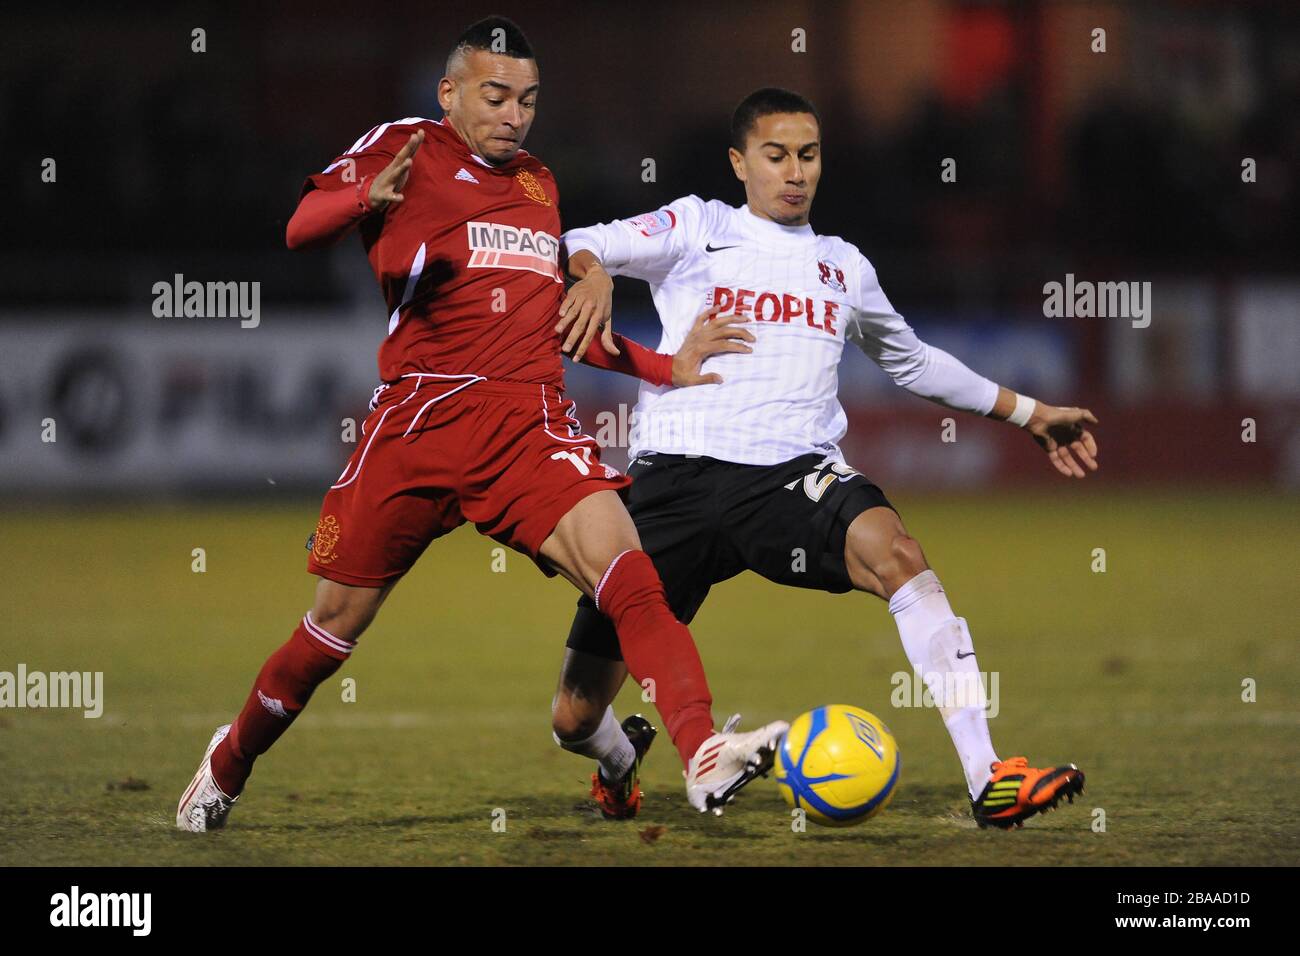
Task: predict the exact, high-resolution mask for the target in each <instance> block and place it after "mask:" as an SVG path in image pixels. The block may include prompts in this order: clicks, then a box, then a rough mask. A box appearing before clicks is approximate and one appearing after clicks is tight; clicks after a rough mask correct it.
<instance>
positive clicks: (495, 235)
mask: <svg viewBox="0 0 1300 956" xmlns="http://www.w3.org/2000/svg"><path fill="white" fill-rule="evenodd" d="M537 88H538V72H537V64H536V62H535V59H534V57H533V54H532V50H531V48H530V47H529V45H528V41H527V40H526V39H525V37H524V36H523V34H522V32H521V31H520V30H519V28H518V27H517V26H515V25H514V24H513V23H511V22H510V21H509V20H506V19H504V18H500V17H490V18H488V19H486V20H482V21H480V22H479V23H476V24H474V25H473V26H471V27H470V28H469V29H468V30H467V31H466V32H465V33H464V34H462V36H461V38H460V39H459V40H458V41H457V43H456V45H455V47H454V48H453V50H452V53H451V56H450V57H449V58H448V61H447V75H446V76H445V77H443V79H442V80H441V81H440V83H439V85H438V101H439V104H440V105H441V107H442V109H443V111H444V113H445V116H444V118H443V119H442V120H441V121H437V122H434V121H431V120H425V119H421V118H418V117H410V118H407V119H404V120H399V121H397V122H394V123H385V124H383V125H381V126H377V127H375V128H374V129H372V130H370V131H369V132H368V133H366V134H365V135H363V136H362V137H361V138H360V139H358V140H357V141H356V142H355V143H354V144H353V145H352V147H351V148H349V149H348V150H347V151H346V152H345V153H344V154H343V155H342V156H340V157H339V158H338V159H337V160H336V161H335V162H333V163H332V164H331V165H330V166H328V167H327V168H326V169H325V170H324V171H322V172H321V173H318V174H316V175H313V176H310V177H309V178H308V179H307V182H306V184H305V185H304V187H303V195H302V198H301V201H300V204H299V207H298V209H297V211H296V212H295V213H294V216H293V218H292V219H291V220H290V222H289V224H288V228H287V230H286V241H287V242H288V244H289V246H290V247H291V248H310V247H314V246H318V245H325V244H328V243H330V242H334V241H336V240H337V239H338V238H340V237H341V236H342V235H344V234H346V233H347V232H349V231H350V230H351V229H352V228H354V227H355V228H358V229H359V231H360V234H361V238H362V241H363V243H364V245H365V248H366V252H367V255H368V257H369V259H370V264H371V267H372V268H373V270H374V273H375V277H376V279H377V280H378V281H379V284H380V287H381V290H382V292H383V295H384V298H385V300H386V302H387V305H388V309H389V317H388V335H387V337H386V338H385V339H384V342H383V344H382V345H381V346H380V349H379V372H380V379H381V382H382V384H381V385H380V386H379V387H378V388H377V389H376V390H375V395H374V398H373V399H372V401H371V414H370V415H369V416H368V417H367V418H366V420H365V422H364V424H363V425H362V429H361V432H362V434H361V438H360V439H359V440H358V444H357V449H356V451H355V452H354V453H353V455H352V457H351V459H350V460H349V461H348V463H347V466H346V467H345V468H344V469H343V472H342V474H340V475H339V477H338V479H337V480H336V481H335V482H334V484H333V485H332V486H331V487H330V489H329V491H328V493H327V494H326V495H325V500H324V503H323V504H322V507H321V513H320V520H319V523H318V524H317V526H316V532H315V534H313V535H312V537H311V539H310V542H309V546H310V552H311V553H310V557H309V560H308V570H309V571H310V572H311V573H313V574H315V575H317V576H319V578H320V581H319V583H318V585H317V588H316V597H315V602H314V604H313V606H312V608H311V610H310V611H309V612H308V613H307V614H306V615H305V616H304V617H303V619H302V620H301V622H300V623H299V624H298V626H297V628H296V630H295V631H294V633H293V636H292V637H291V638H290V639H289V641H288V642H287V643H286V644H284V645H283V646H282V647H281V648H280V649H279V650H277V651H276V652H275V653H273V654H272V655H271V656H270V658H269V659H268V660H267V661H266V663H265V664H264V665H263V667H262V669H261V672H260V673H259V674H258V675H257V679H256V681H255V683H254V686H253V689H252V691H251V693H250V694H249V696H248V699H247V701H246V703H245V704H244V707H243V709H242V710H241V711H240V713H239V715H238V717H236V719H235V720H234V722H233V723H232V724H229V725H226V726H223V727H221V728H219V729H218V730H217V731H216V733H214V734H213V736H212V739H211V741H210V742H209V745H208V748H207V751H206V753H205V754H204V757H203V760H202V762H201V763H200V765H199V769H198V772H197V773H196V774H195V776H194V779H193V780H192V782H191V783H190V786H189V787H188V788H187V789H186V791H185V793H184V794H183V796H182V797H181V801H180V804H179V806H178V808H177V815H176V823H177V826H178V827H180V828H182V829H185V830H192V831H203V830H209V829H215V828H218V827H221V826H223V825H224V824H225V821H226V818H227V816H228V814H229V812H230V809H231V807H232V805H233V804H234V802H235V800H236V799H237V798H238V796H239V795H240V793H241V792H242V791H243V789H244V784H245V782H246V781H247V779H248V776H249V774H250V772H251V771H252V767H253V762H254V760H255V759H256V758H257V757H258V756H259V755H261V754H263V753H265V752H266V751H267V750H268V749H269V748H270V747H271V745H272V744H273V743H274V742H275V741H276V740H277V739H279V737H280V735H281V734H283V733H284V731H285V730H286V729H287V728H288V726H289V724H290V723H291V722H292V721H293V719H294V718H295V717H296V716H297V715H298V713H300V712H301V711H302V709H303V707H304V706H305V705H306V703H307V701H308V699H309V698H310V697H311V694H312V692H313V690H314V689H315V688H316V687H317V686H318V685H319V684H320V683H321V682H322V681H324V680H326V679H327V678H329V677H330V676H331V675H332V674H334V673H335V671H337V670H338V668H339V667H340V666H342V664H343V662H344V661H346V660H347V659H348V656H349V655H350V654H351V653H352V651H353V649H354V647H355V646H356V643H357V638H358V637H359V636H360V635H361V633H362V632H363V631H364V630H365V628H366V627H367V625H369V623H370V622H371V620H372V619H373V618H374V616H375V613H376V612H377V611H378V610H379V607H380V605H381V604H382V603H383V601H384V598H385V597H386V596H387V594H388V593H389V591H390V590H392V588H393V586H394V584H395V583H396V582H397V581H398V579H400V578H401V576H402V575H403V574H405V573H406V571H408V570H409V569H410V568H411V566H412V565H413V564H414V563H415V561H416V560H417V559H418V558H419V557H420V555H421V554H422V553H423V552H424V549H425V548H426V547H427V546H428V544H429V543H430V542H431V541H432V540H434V539H435V538H438V537H440V536H441V535H443V534H445V533H447V532H448V531H451V530H452V529H454V528H456V527H458V526H459V525H461V524H463V523H464V522H465V521H472V522H474V524H475V525H476V526H477V528H478V529H479V531H480V532H481V533H483V534H485V535H489V536H491V537H493V538H494V539H496V540H498V541H501V542H502V543H505V544H508V545H510V546H511V547H513V548H516V549H517V550H520V551H523V552H524V553H526V554H528V555H529V556H531V557H532V558H533V559H534V560H536V561H537V563H538V564H539V565H540V566H541V567H542V569H543V570H544V571H545V572H546V573H547V574H554V573H556V572H558V573H560V574H562V575H563V576H564V577H565V578H567V579H568V580H569V581H571V582H573V583H574V584H575V585H576V586H577V587H578V588H579V589H580V590H581V591H582V592H583V593H584V594H586V595H588V596H589V597H591V598H592V599H593V600H594V601H595V602H596V604H597V606H598V608H599V609H600V610H601V611H602V612H604V613H605V614H606V615H608V616H609V618H610V620H611V621H612V622H613V625H614V627H615V628H616V630H617V634H618V638H619V643H620V645H621V647H622V651H623V656H624V657H625V658H626V662H627V667H628V669H629V671H630V672H631V673H632V675H633V676H634V677H635V678H636V679H637V680H638V681H639V682H642V683H643V684H645V682H646V681H653V687H654V699H655V706H656V708H657V709H658V711H659V714H660V718H661V720H662V721H663V725H664V727H665V729H666V730H667V731H668V735H669V737H670V738H671V739H672V741H673V743H674V745H675V746H676V747H677V750H678V753H679V754H680V756H681V759H682V763H683V765H684V766H685V769H686V776H687V796H688V799H689V801H690V802H691V804H692V805H693V806H695V807H696V808H697V809H700V810H705V809H708V808H714V807H715V806H716V805H718V804H719V803H720V802H725V800H726V799H727V797H728V796H729V792H730V789H731V788H732V787H733V786H734V785H735V784H736V782H737V781H739V780H741V779H747V778H748V776H750V775H752V774H753V773H754V772H756V771H757V770H761V769H765V767H766V766H770V761H771V750H772V749H773V748H774V746H775V744H776V741H777V739H778V738H779V736H780V734H781V733H783V732H784V730H785V729H786V726H787V725H786V724H784V723H783V722H777V723H773V724H769V725H767V726H766V727H764V728H762V729H760V730H757V731H753V732H750V733H747V734H740V733H734V732H732V727H733V724H729V725H728V726H727V727H726V728H724V730H723V732H722V733H715V732H714V729H713V717H712V714H711V711H710V707H711V704H712V699H711V697H710V694H709V689H708V685H707V683H706V680H705V676H704V670H703V668H702V666H701V664H700V659H699V654H698V652H697V651H696V648H695V644H694V642H693V640H692V638H691V635H690V632H689V631H688V630H687V629H686V627H685V626H684V625H682V624H681V623H680V622H678V621H677V619H676V618H674V617H673V615H672V612H671V611H670V610H669V608H668V605H667V602H666V600H665V598H664V591H663V586H662V584H661V583H660V580H659V576H658V574H657V572H656V571H655V568H654V565H653V564H652V563H651V561H650V559H649V557H648V556H647V555H646V554H645V552H644V551H642V550H641V544H640V541H639V539H638V537H637V533H636V528H635V526H634V525H633V524H632V520H631V518H629V517H628V514H627V511H626V510H625V509H624V506H623V502H622V500H621V498H620V496H619V492H620V491H621V490H622V489H624V488H625V487H626V486H627V485H628V484H629V479H628V478H627V477H625V476H624V475H622V474H620V473H619V472H617V471H616V470H614V469H613V468H610V467H609V466H607V465H602V464H601V462H600V455H599V448H598V446H597V444H596V442H595V440H594V439H592V438H591V437H590V436H588V435H585V434H583V432H582V430H581V426H580V425H579V423H578V422H577V421H576V420H575V418H574V417H573V411H574V406H573V404H572V403H570V402H566V401H565V400H564V398H563V387H564V375H563V369H562V365H561V358H560V355H561V342H560V338H559V334H558V332H557V331H556V322H557V318H558V316H559V314H560V312H561V310H562V306H563V308H565V309H567V308H569V307H576V308H586V306H585V305H584V304H583V303H584V302H585V301H586V300H587V299H588V298H589V297H588V296H586V295H585V291H584V290H583V289H582V288H580V285H581V284H579V285H575V286H574V289H573V290H572V291H571V292H570V294H569V297H568V299H567V300H566V301H565V302H563V303H562V300H564V299H565V293H564V281H563V273H562V272H561V263H560V258H559V235H560V215H559V210H558V206H557V203H558V196H559V194H558V190H557V187H556V183H555V179H554V177H553V176H552V175H551V172H550V170H548V169H547V168H546V167H545V166H544V165H542V164H541V163H540V162H539V161H538V160H537V159H536V158H535V157H533V156H531V155H529V154H528V153H527V152H526V151H524V150H523V149H522V148H521V146H522V143H523V140H524V137H525V136H526V135H527V133H528V129H529V127H530V126H531V124H532V120H533V116H534V111H535V109H536V98H537ZM603 338H604V342H603V343H602V342H601V341H600V340H599V339H592V340H591V342H590V345H589V346H588V342H586V341H583V342H581V343H578V344H577V348H576V350H575V355H581V354H582V353H583V352H584V350H585V352H586V357H587V360H588V361H590V362H591V363H592V364H595V365H600V366H603V367H613V368H616V369H618V370H620V371H625V372H629V373H631V374H637V375H639V376H642V377H646V378H648V379H650V380H654V381H658V382H659V384H672V382H671V381H670V380H667V379H669V374H668V372H667V370H666V368H667V363H669V362H671V360H672V357H671V356H659V355H656V354H655V353H652V352H649V351H648V350H646V349H642V348H640V347H638V346H635V344H634V343H631V342H627V341H625V340H624V341H623V342H622V345H623V348H621V349H620V348H619V347H618V344H617V340H616V339H615V337H613V335H612V333H606V334H605V335H604V336H603ZM679 384H685V382H679ZM647 686H648V685H647ZM642 723H643V724H644V726H642V727H634V728H626V727H625V728H619V727H618V726H617V725H615V726H613V727H602V728H601V729H600V730H599V731H598V732H597V734H596V735H593V738H592V739H591V740H584V741H570V742H568V744H567V746H569V747H570V749H574V750H575V751H577V752H579V753H582V752H584V749H585V748H588V747H590V748H599V749H601V750H602V752H603V751H604V750H605V749H607V748H608V746H609V744H610V742H609V739H608V738H609V737H610V736H611V735H613V736H617V737H618V738H619V749H620V750H621V752H623V753H624V754H625V756H626V761H625V762H626V771H625V774H624V780H623V784H624V785H625V786H626V787H627V788H629V789H633V790H634V789H635V784H636V771H637V767H638V766H639V763H640V759H641V757H642V756H644V752H645V748H646V747H648V745H649V741H650V739H653V734H654V731H653V728H650V727H649V725H648V724H645V722H644V721H643V722H642ZM599 735H603V736H602V737H601V739H599V740H597V739H595V738H596V737H597V736H599ZM719 808H720V807H719Z"/></svg>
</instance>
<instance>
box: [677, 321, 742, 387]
mask: <svg viewBox="0 0 1300 956" xmlns="http://www.w3.org/2000/svg"><path fill="white" fill-rule="evenodd" d="M718 311H719V310H718V307H717V306H714V307H713V308H711V309H709V310H708V311H707V312H701V313H700V314H699V316H697V317H696V319H695V324H694V325H693V326H691V331H690V332H688V333H687V335H686V341H684V342H683V343H682V347H681V348H680V349H678V350H677V354H676V355H674V356H673V385H675V386H677V387H678V388H682V387H684V386H687V385H717V384H721V382H722V376H721V375H719V374H718V373H717V372H709V373H708V374H707V375H701V374H700V366H701V365H703V364H704V360H705V359H706V358H708V357H709V356H710V355H717V354H718V353H720V352H752V351H754V350H753V349H752V348H750V347H749V346H748V345H746V344H745V343H746V342H753V341H754V333H753V332H750V331H749V330H748V329H742V328H739V327H738V326H739V325H740V324H741V323H744V322H748V321H749V320H748V319H746V318H744V317H743V316H739V315H721V316H720V315H718Z"/></svg>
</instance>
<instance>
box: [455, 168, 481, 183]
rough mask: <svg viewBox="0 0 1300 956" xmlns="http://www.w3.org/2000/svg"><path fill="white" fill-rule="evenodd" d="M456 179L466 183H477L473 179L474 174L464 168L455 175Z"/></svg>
mask: <svg viewBox="0 0 1300 956" xmlns="http://www.w3.org/2000/svg"><path fill="white" fill-rule="evenodd" d="M456 178H457V179H463V180H464V181H465V182H467V183H478V180H477V179H475V178H474V174H473V173H471V172H470V171H469V170H468V169H466V168H465V167H464V166H462V167H461V168H460V172H458V173H457V174H456Z"/></svg>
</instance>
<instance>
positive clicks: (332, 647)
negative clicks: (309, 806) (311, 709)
mask: <svg viewBox="0 0 1300 956" xmlns="http://www.w3.org/2000/svg"><path fill="white" fill-rule="evenodd" d="M355 646H356V645H355V644H349V643H348V642H347V641H343V640H340V639H339V638H337V637H335V636H334V635H333V634H331V633H329V632H328V631H326V630H325V629H324V628H322V627H320V626H318V625H317V624H316V623H315V622H314V621H312V619H311V614H310V613H308V614H307V616H306V617H304V618H303V619H302V620H301V621H300V622H299V623H298V627H297V628H296V629H295V630H294V632H293V636H292V637H291V638H289V640H288V641H287V642H286V643H285V644H284V645H283V646H282V647H281V648H280V649H279V650H277V651H276V652H275V653H274V654H272V655H271V656H270V657H268V658H267V659H266V663H265V664H263V665H262V670H261V671H260V672H259V673H258V675H257V680H256V681H254V682H253V690H252V691H251V692H250V693H249V695H248V700H247V701H245V702H244V709H243V710H241V711H240V712H239V716H238V717H236V718H235V722H234V723H233V724H232V725H231V727H230V733H229V734H227V735H226V738H225V739H224V740H223V741H221V743H219V744H217V747H216V749H215V750H213V751H212V758H211V759H212V777H213V779H214V780H216V782H217V786H219V787H220V788H221V789H222V790H223V791H224V792H225V794H226V795H227V796H229V797H236V796H239V792H240V791H241V790H243V789H244V782H245V781H246V780H248V775H249V774H250V773H252V772H253V761H254V760H256V759H257V758H258V757H259V756H260V755H261V754H264V753H266V752H267V751H268V750H270V749H271V745H272V744H273V743H275V742H276V741H277V740H279V739H280V735H281V734H283V733H284V732H285V731H286V730H288V729H289V725H290V724H291V723H293V719H294V718H295V717H297V716H298V714H299V713H300V712H301V711H302V709H303V708H304V707H306V706H307V701H308V700H310V699H311V694H312V691H314V690H315V689H316V687H317V686H318V685H319V684H320V683H321V681H324V680H326V679H327V678H328V677H329V676H330V675H331V674H333V673H334V672H335V671H337V670H338V669H339V668H340V667H342V666H343V662H344V661H345V660H347V659H348V655H349V654H351V653H352V648H353V647H355Z"/></svg>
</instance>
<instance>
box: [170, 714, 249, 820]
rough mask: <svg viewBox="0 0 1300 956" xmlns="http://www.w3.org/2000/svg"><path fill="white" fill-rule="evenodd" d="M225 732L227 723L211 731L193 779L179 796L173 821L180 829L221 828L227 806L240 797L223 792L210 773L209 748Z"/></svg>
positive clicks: (227, 813) (224, 734)
mask: <svg viewBox="0 0 1300 956" xmlns="http://www.w3.org/2000/svg"><path fill="white" fill-rule="evenodd" d="M228 733H230V725H229V724H225V725H223V726H221V727H218V728H217V732H216V733H214V734H213V735H212V740H210V741H209V742H208V749H207V750H206V751H204V753H203V761H202V762H201V763H200V764H199V769H198V771H197V772H195V774H194V779H193V780H191V781H190V785H189V786H188V787H186V788H185V793H184V795H182V796H181V802H180V804H179V805H177V807H176V825H177V826H178V827H180V828H181V829H182V830H189V831H190V832H191V833H203V832H204V831H206V830H220V829H221V828H222V827H224V826H225V825H226V817H228V816H229V815H230V808H231V807H233V806H234V805H235V801H236V800H238V799H239V797H228V796H226V795H225V794H224V793H223V792H222V791H221V788H220V787H218V786H217V781H216V780H215V779H213V777H212V751H214V750H216V749H217V744H219V743H221V741H223V740H225V739H226V734H228Z"/></svg>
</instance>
